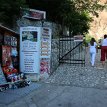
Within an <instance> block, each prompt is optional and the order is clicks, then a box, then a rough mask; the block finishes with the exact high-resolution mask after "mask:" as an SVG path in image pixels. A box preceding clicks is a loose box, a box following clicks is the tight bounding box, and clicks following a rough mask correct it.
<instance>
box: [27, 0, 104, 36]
mask: <svg viewBox="0 0 107 107" xmlns="http://www.w3.org/2000/svg"><path fill="white" fill-rule="evenodd" d="M105 6H106V5H101V4H100V3H99V0H29V7H30V8H34V9H39V10H44V11H46V13H47V19H48V20H51V21H54V22H56V23H60V24H62V26H68V27H69V29H70V32H71V31H73V33H74V34H77V33H79V32H81V33H84V32H87V31H88V29H89V28H90V22H91V21H92V17H91V16H90V14H93V15H96V16H97V17H98V12H97V11H98V10H103V9H104V8H105Z"/></svg>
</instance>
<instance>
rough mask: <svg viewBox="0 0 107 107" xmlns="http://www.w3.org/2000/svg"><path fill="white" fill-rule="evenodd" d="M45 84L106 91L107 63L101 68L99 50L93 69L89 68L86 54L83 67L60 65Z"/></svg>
mask: <svg viewBox="0 0 107 107" xmlns="http://www.w3.org/2000/svg"><path fill="white" fill-rule="evenodd" d="M45 82H46V83H52V84H59V85H70V86H79V87H93V88H100V89H106V88H107V63H106V65H105V67H102V64H101V61H100V50H99V52H98V53H97V56H96V63H95V67H91V64H90V60H89V53H87V54H86V65H85V67H81V66H72V65H67V64H62V65H60V66H59V67H58V69H57V71H56V72H54V73H53V75H51V76H50V78H49V79H48V80H46V81H45Z"/></svg>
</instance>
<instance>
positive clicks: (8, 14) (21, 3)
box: [0, 0, 26, 26]
mask: <svg viewBox="0 0 107 107" xmlns="http://www.w3.org/2000/svg"><path fill="white" fill-rule="evenodd" d="M25 3H26V2H25V0H0V22H1V23H3V24H6V25H9V26H11V25H12V24H13V22H14V20H15V19H16V18H18V17H19V16H20V7H26V4H25Z"/></svg>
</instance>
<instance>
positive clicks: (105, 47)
mask: <svg viewBox="0 0 107 107" xmlns="http://www.w3.org/2000/svg"><path fill="white" fill-rule="evenodd" d="M106 59H107V35H104V39H103V40H102V42H101V61H102V65H103V66H104V65H105V60H106Z"/></svg>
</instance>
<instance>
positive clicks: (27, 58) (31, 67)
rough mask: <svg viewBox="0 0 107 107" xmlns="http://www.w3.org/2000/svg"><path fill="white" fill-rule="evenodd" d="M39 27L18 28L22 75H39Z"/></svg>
mask: <svg viewBox="0 0 107 107" xmlns="http://www.w3.org/2000/svg"><path fill="white" fill-rule="evenodd" d="M40 32H41V29H40V27H38V28H37V27H21V28H20V70H21V71H22V72H24V73H39V68H40Z"/></svg>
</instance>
